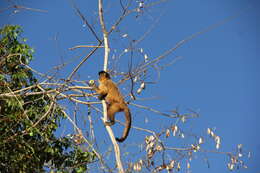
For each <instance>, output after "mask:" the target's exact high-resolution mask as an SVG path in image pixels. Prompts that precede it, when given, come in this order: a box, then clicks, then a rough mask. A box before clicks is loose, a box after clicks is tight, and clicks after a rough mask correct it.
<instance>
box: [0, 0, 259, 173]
mask: <svg viewBox="0 0 260 173" xmlns="http://www.w3.org/2000/svg"><path fill="white" fill-rule="evenodd" d="M14 2H18V4H19V5H23V6H26V7H31V8H37V9H42V10H46V11H47V13H41V12H34V11H26V10H25V11H24V10H22V11H19V12H18V13H16V14H13V13H12V10H7V11H4V12H2V13H0V26H3V25H4V24H20V25H22V26H23V29H24V34H23V36H24V37H26V38H28V44H30V45H31V46H32V47H33V48H34V49H35V51H36V53H35V60H34V61H33V62H32V66H33V67H34V68H35V69H37V70H39V71H41V72H47V71H49V70H51V67H52V66H54V65H58V64H60V63H61V62H64V61H68V60H70V59H71V58H74V57H76V56H79V58H78V59H75V58H74V59H73V60H75V62H73V63H71V64H70V65H68V66H67V67H66V68H64V70H63V71H61V72H60V74H59V75H60V76H67V74H69V73H70V71H71V69H72V68H73V67H75V65H76V64H77V63H78V62H79V61H80V59H81V58H82V56H83V55H85V54H86V53H87V52H88V51H87V50H86V49H84V50H83V49H81V50H76V51H70V50H68V48H70V47H73V46H75V45H79V44H94V43H95V38H94V37H93V36H92V35H91V34H90V33H89V32H88V30H87V28H86V27H85V26H84V24H83V22H82V21H81V19H80V18H79V17H78V16H77V15H76V13H75V11H74V9H73V8H72V6H71V2H70V1H62V2H61V1H57V0H45V1H39V0H38V1H37V0H27V1H22V0H19V1H14ZM134 2H135V1H134ZM148 2H151V1H148ZM75 3H76V4H77V6H78V7H79V9H80V10H81V11H82V13H83V14H84V15H85V16H86V17H87V18H88V19H89V20H90V21H91V23H92V24H94V25H95V28H97V29H98V27H99V25H98V23H96V22H98V20H97V19H96V18H95V16H96V12H95V10H96V9H97V3H96V1H93V0H91V1H90V0H89V1H83V0H78V1H75ZM114 3H116V2H114ZM114 3H111V4H110V2H109V3H105V7H106V8H107V13H106V16H105V17H106V20H107V26H111V24H113V21H114V20H115V19H116V16H117V15H118V13H117V10H118V8H117V7H116V6H114ZM10 4H11V3H10V2H8V1H5V0H2V1H1V2H0V7H1V9H2V8H4V7H7V6H9V5H10ZM258 10H259V2H258V1H257V0H228V1H227V0H210V1H208V0H193V1H189V2H188V3H187V1H182V0H175V1H171V0H169V2H166V3H163V4H160V5H158V6H155V7H152V8H150V9H145V10H144V11H143V13H142V15H140V16H139V17H136V16H135V15H136V14H135V15H130V16H128V18H127V19H126V21H125V22H123V23H122V25H120V32H118V33H115V34H114V35H112V36H111V40H112V41H111V48H112V50H113V51H112V52H111V54H110V55H111V57H112V55H113V54H114V55H115V56H117V55H118V54H119V52H120V51H122V50H124V48H126V47H127V41H124V40H123V41H118V40H117V39H118V35H120V34H128V35H129V38H130V37H131V39H138V38H140V37H141V36H142V35H143V33H144V32H145V31H147V29H148V28H150V27H151V26H152V25H153V24H154V23H155V27H154V28H153V29H152V31H151V33H149V35H148V36H147V37H146V38H145V39H144V40H143V41H142V42H141V43H140V44H139V45H138V47H139V48H142V49H143V50H144V51H145V53H146V54H147V55H148V57H149V58H155V57H157V56H159V55H161V54H162V53H163V52H164V51H166V50H168V49H170V48H171V47H173V46H174V45H175V44H176V43H178V42H179V41H180V40H183V39H185V38H187V37H188V36H190V35H192V34H194V33H196V32H198V31H201V30H203V29H205V28H207V27H208V26H211V25H213V24H216V23H219V22H221V21H223V20H225V19H226V18H228V17H230V16H233V15H237V14H238V15H237V16H236V17H235V18H233V19H232V20H230V21H228V22H226V23H224V24H223V25H221V26H218V27H216V28H214V29H213V30H210V31H209V32H206V33H203V34H201V35H200V36H198V37H196V38H194V39H192V40H191V41H189V42H187V43H185V44H184V45H183V46H181V47H180V48H178V49H177V50H176V51H175V52H174V53H172V54H171V55H170V56H168V57H167V59H165V60H164V61H163V63H166V62H168V61H170V60H172V59H173V58H174V57H176V56H180V57H182V58H181V59H180V60H178V61H177V62H176V63H174V64H173V65H172V66H169V67H167V68H165V69H164V70H162V71H161V77H160V80H159V83H158V84H156V85H148V86H147V89H146V90H145V92H144V94H143V95H142V96H141V97H151V96H152V97H156V99H154V100H147V101H143V102H138V103H142V104H143V105H146V106H151V107H153V108H155V109H158V110H161V111H165V112H167V111H170V110H172V109H173V108H175V107H179V108H180V110H181V111H183V112H185V111H186V110H187V109H193V110H196V111H199V113H200V115H201V116H200V118H198V119H195V120H190V121H188V122H187V123H185V125H183V126H185V128H186V129H192V132H196V133H198V134H205V132H206V129H207V128H208V127H215V128H216V132H217V134H218V135H219V136H221V139H222V146H221V150H223V151H232V150H233V149H235V147H236V145H237V144H240V143H241V144H243V146H244V148H245V149H246V150H248V151H251V152H252V157H251V159H249V160H247V162H246V163H247V164H248V166H249V168H248V169H247V170H240V171H238V172H256V171H259V169H260V168H259V166H257V163H258V162H259V160H260V140H259V134H258V132H259V131H260V126H259V125H258V122H260V118H259V113H260V106H259V101H260V99H259V98H260V94H259V90H258V89H257V88H259V87H260V84H259V77H257V76H258V74H259V72H260V70H259V65H260V62H259V61H260V60H259V58H258V57H259V44H260V43H259V38H258V36H259V24H260V23H259V17H260V16H259V14H260V13H259V12H258ZM257 19H258V20H257ZM157 20H158V22H155V21H157ZM100 36H101V35H100ZM121 39H122V38H121ZM257 44H258V45H257ZM116 51H117V52H116ZM102 56H103V52H102V51H101V50H100V51H98V52H97V53H96V54H95V55H94V56H93V57H91V59H89V61H88V63H86V64H85V65H84V66H83V67H82V68H81V69H80V71H79V75H80V78H81V79H86V80H88V79H96V77H97V75H96V73H97V72H98V71H99V70H100V69H102V62H103V59H102V58H100V57H102ZM122 64H123V63H122ZM110 65H111V64H110ZM126 68H127V65H125V64H123V65H122V67H121V68H120V70H124V71H126V70H125V69H126ZM153 79H154V78H153ZM115 80H118V79H115ZM151 80H152V79H151ZM123 92H124V91H123ZM132 113H133V124H134V125H136V126H139V127H145V128H150V129H153V128H154V129H157V128H164V127H167V126H169V125H170V124H169V119H166V118H164V117H160V116H156V115H153V114H151V113H150V112H146V111H142V110H138V109H135V108H132ZM94 119H95V120H96V122H97V124H99V123H100V122H98V121H99V119H98V118H94ZM145 119H149V123H145ZM99 125H100V126H101V127H102V124H99ZM117 128H119V129H120V130H121V128H122V127H115V128H114V129H117ZM102 130H104V129H102ZM102 130H100V131H99V130H97V135H98V136H99V135H103V134H104V131H102ZM139 133H140V132H138V131H136V130H132V131H131V134H130V136H129V139H128V140H127V141H126V143H133V142H134V141H135V140H139V139H141V137H140V136H139ZM116 134H117V135H118V134H119V133H116ZM209 158H210V160H212V161H211V168H210V169H208V168H207V166H206V165H205V163H204V162H203V161H197V162H196V161H195V163H196V164H192V163H191V164H192V169H193V172H209V171H210V172H213V173H214V172H216V173H217V172H228V170H227V169H226V165H225V164H226V158H225V157H224V156H219V155H213V154H210V155H209ZM198 160H199V159H198ZM257 161H258V162H257Z"/></svg>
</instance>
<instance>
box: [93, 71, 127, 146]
mask: <svg viewBox="0 0 260 173" xmlns="http://www.w3.org/2000/svg"><path fill="white" fill-rule="evenodd" d="M98 74H99V80H98V81H99V86H98V87H97V86H96V85H95V84H94V82H90V85H91V86H93V89H94V90H95V91H96V92H97V93H98V94H99V96H98V98H99V99H100V100H103V99H105V101H106V104H107V116H108V119H109V122H105V125H108V126H112V125H114V124H115V114H116V113H117V112H124V113H125V119H126V122H125V129H124V132H123V136H122V137H121V138H116V140H117V141H118V142H123V141H124V140H125V139H126V138H127V136H128V133H129V131H130V128H131V113H130V110H129V108H128V106H127V104H126V103H125V101H124V98H123V96H122V94H121V93H120V91H119V89H118V87H117V86H116V84H115V83H114V82H113V81H112V80H111V78H110V75H109V73H107V72H105V71H100V72H99V73H98Z"/></svg>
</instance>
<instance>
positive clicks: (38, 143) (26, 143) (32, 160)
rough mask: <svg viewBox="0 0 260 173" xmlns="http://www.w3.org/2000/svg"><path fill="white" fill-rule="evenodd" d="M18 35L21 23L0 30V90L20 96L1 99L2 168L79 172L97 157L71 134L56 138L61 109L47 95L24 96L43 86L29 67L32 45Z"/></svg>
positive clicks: (0, 135)
mask: <svg viewBox="0 0 260 173" xmlns="http://www.w3.org/2000/svg"><path fill="white" fill-rule="evenodd" d="M21 33H22V29H21V27H20V26H14V25H7V26H5V27H3V28H1V29H0V94H2V93H13V92H14V91H19V90H20V91H19V94H18V95H13V96H9V97H0V170H4V171H5V172H43V171H45V170H55V171H62V172H71V171H73V172H75V171H76V172H83V171H85V170H86V169H87V164H88V163H90V162H93V161H94V159H95V155H94V154H93V153H92V152H89V151H87V150H86V151H83V150H82V149H81V148H80V146H79V145H77V143H75V142H74V141H73V139H71V138H69V137H56V136H55V134H54V133H55V131H56V129H57V128H58V127H59V125H60V121H61V119H62V118H64V114H63V112H62V110H61V107H60V106H59V105H58V104H57V103H56V102H55V100H53V99H52V97H50V96H49V95H47V94H44V93H41V94H37V95H27V94H26V92H28V91H30V92H39V91H41V88H39V87H37V79H36V78H35V76H34V75H33V73H32V71H31V69H30V68H29V67H28V66H27V65H28V64H29V62H30V61H31V60H32V58H33V49H32V48H30V47H29V46H28V45H27V44H25V42H26V39H23V38H21V36H20V35H21ZM30 86H32V87H31V89H30V90H23V88H26V87H30Z"/></svg>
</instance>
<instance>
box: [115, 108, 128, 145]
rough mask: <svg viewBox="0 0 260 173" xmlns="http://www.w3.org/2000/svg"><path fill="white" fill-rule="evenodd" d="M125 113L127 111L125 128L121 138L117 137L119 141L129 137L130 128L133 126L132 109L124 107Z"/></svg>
mask: <svg viewBox="0 0 260 173" xmlns="http://www.w3.org/2000/svg"><path fill="white" fill-rule="evenodd" d="M124 113H125V129H124V132H123V136H122V137H121V138H116V140H117V141H118V142H123V141H124V140H125V139H126V138H127V136H128V133H129V131H130V128H131V113H130V110H129V108H128V107H127V106H126V108H125V109H124Z"/></svg>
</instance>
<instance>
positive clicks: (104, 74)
mask: <svg viewBox="0 0 260 173" xmlns="http://www.w3.org/2000/svg"><path fill="white" fill-rule="evenodd" d="M98 74H99V80H104V79H110V75H109V73H107V72H105V71H100V72H99V73H98Z"/></svg>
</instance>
